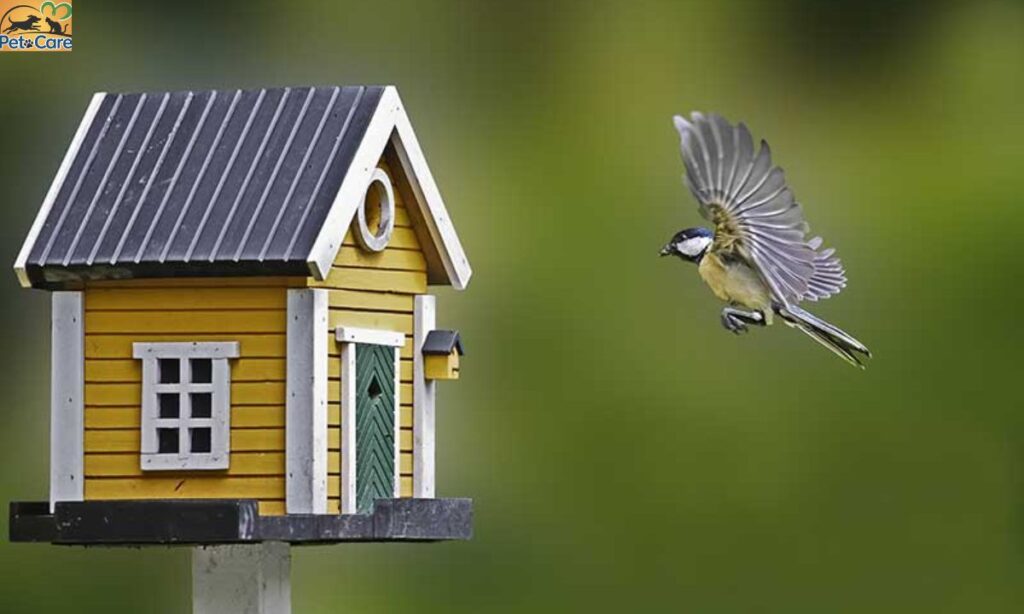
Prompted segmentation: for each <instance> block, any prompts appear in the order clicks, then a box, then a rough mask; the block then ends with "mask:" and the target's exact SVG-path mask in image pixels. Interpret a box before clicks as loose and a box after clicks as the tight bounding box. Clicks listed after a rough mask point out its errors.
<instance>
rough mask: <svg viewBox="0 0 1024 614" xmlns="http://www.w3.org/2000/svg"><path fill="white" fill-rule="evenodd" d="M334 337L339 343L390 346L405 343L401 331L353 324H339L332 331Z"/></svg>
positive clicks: (400, 345) (398, 345) (399, 345)
mask: <svg viewBox="0 0 1024 614" xmlns="http://www.w3.org/2000/svg"><path fill="white" fill-rule="evenodd" d="M334 338H335V339H336V340H337V341H338V342H340V343H368V344H370V345H390V346H391V347H402V346H403V345H405V335H404V334H403V333H396V332H392V331H389V330H377V329H373V328H355V327H353V326H339V327H338V328H337V329H335V331H334Z"/></svg>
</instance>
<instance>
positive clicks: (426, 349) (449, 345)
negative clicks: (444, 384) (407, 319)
mask: <svg viewBox="0 0 1024 614" xmlns="http://www.w3.org/2000/svg"><path fill="white" fill-rule="evenodd" d="M460 356H462V341H461V340H460V339H459V331H457V330H432V331H430V334H428V335H427V339H426V341H425V342H424V343H423V358H424V360H423V370H424V375H425V376H426V378H427V379H433V380H438V379H459V357H460Z"/></svg>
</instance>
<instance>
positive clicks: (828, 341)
mask: <svg viewBox="0 0 1024 614" xmlns="http://www.w3.org/2000/svg"><path fill="white" fill-rule="evenodd" d="M775 312H776V313H778V314H779V317H781V318H782V319H783V320H784V321H785V322H786V324H788V325H790V326H793V327H795V328H799V329H800V330H801V331H803V332H804V333H806V334H807V336H808V337H810V338H811V339H814V340H815V341H817V342H818V343H820V344H821V345H823V346H825V347H826V348H828V349H829V350H831V351H832V352H833V353H835V354H836V355H837V356H839V357H840V358H842V359H843V360H845V361H846V362H848V363H850V364H851V365H853V366H855V367H860V368H861V369H863V368H864V363H863V362H861V358H860V356H858V354H861V355H863V356H867V357H869V358H870V357H871V352H870V351H869V350H868V348H867V347H865V346H864V344H863V343H861V342H860V341H857V340H856V339H854V338H853V337H851V336H850V335H848V334H846V333H845V332H843V331H842V330H840V329H839V328H837V327H835V326H832V325H831V324H829V323H828V322H826V321H824V320H822V319H821V318H818V317H817V316H815V315H814V314H812V313H810V312H808V311H805V310H803V309H801V308H800V307H797V306H796V305H775Z"/></svg>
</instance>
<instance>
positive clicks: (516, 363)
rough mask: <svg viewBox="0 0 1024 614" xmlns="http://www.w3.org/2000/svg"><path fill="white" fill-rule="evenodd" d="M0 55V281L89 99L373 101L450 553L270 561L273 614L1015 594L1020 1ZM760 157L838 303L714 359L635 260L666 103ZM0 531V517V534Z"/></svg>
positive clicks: (37, 392)
mask: <svg viewBox="0 0 1024 614" xmlns="http://www.w3.org/2000/svg"><path fill="white" fill-rule="evenodd" d="M76 8H77V9H78V12H77V13H76V14H75V19H74V33H75V50H74V51H73V52H72V53H70V54H63V55H56V54H55V55H45V54H0V76H2V80H0V81H2V84H3V85H2V86H0V87H2V90H0V133H2V137H0V182H2V186H3V192H2V193H3V199H2V203H3V206H2V209H0V212H2V216H3V217H2V224H0V262H6V263H8V264H11V265H12V264H13V262H14V259H15V256H16V254H17V251H18V248H19V247H20V244H21V241H22V239H23V237H24V235H25V234H26V233H27V231H28V228H29V226H30V224H31V220H32V219H33V217H34V216H35V214H36V210H37V208H38V206H39V204H40V202H41V201H42V198H43V196H44V194H45V192H46V189H47V187H48V184H49V182H50V180H51V178H52V176H53V173H54V171H55V169H56V168H57V166H58V164H59V162H60V159H61V156H62V154H63V152H64V150H65V148H66V146H67V144H68V142H69V141H70V139H71V135H72V134H73V132H74V129H75V127H76V126H77V123H78V121H79V118H80V117H81V114H82V112H83V110H84V108H85V106H86V104H87V102H88V98H89V94H90V93H92V92H93V91H96V90H107V91H120V90H145V89H157V90H164V89H174V88H213V87H236V86H266V85H282V84H292V85H302V84H337V83H342V84H360V83H390V84H395V85H397V86H399V88H400V91H401V93H402V96H403V98H404V100H405V103H406V107H407V108H408V109H409V112H410V114H411V116H412V120H413V124H414V126H415V127H416V130H417V132H418V134H419V137H420V140H421V142H422V144H423V146H424V149H425V151H426V154H427V157H428V160H429V161H430V163H431V165H432V168H433V171H434V174H435V176H436V178H437V181H438V183H439V185H440V187H441V190H442V193H443V194H444V195H445V198H446V201H447V204H448V207H449V210H450V212H451V214H452V217H453V219H454V221H455V223H456V226H457V228H458V231H459V233H460V235H461V238H462V241H463V243H464V244H465V247H466V250H467V252H468V254H469V256H470V259H471V261H472V263H473V266H474V269H475V277H474V280H473V283H472V284H471V285H470V287H469V289H468V290H467V291H466V292H465V293H461V294H460V293H456V292H453V291H450V290H448V289H444V290H440V291H439V292H438V294H439V296H440V308H441V312H440V313H441V316H440V322H441V324H443V325H446V326H453V327H458V328H460V329H462V331H463V334H464V338H465V339H466V342H467V349H468V356H467V357H466V361H465V369H464V372H463V380H462V381H461V382H459V383H457V384H449V385H444V386H443V387H442V389H441V391H440V400H439V424H438V428H439V434H438V442H439V459H438V465H439V468H438V469H439V476H438V482H439V494H440V495H447V496H471V497H474V498H475V500H476V537H475V539H474V540H473V541H472V542H470V543H451V544H437V545H354V546H334V547H310V548H303V549H300V550H297V551H296V553H295V559H294V567H293V582H292V589H293V602H294V609H295V611H296V612H302V613H307V612H311V613H319V612H524V611H535V612H547V611H584V610H590V611H636V612H654V611H692V612H1017V611H1021V609H1022V608H1024V414H1022V412H1021V408H1022V405H1024V404H1022V403H1021V400H1020V396H1021V393H1020V387H1019V386H1018V385H1017V383H1016V381H1015V378H1016V377H1020V375H1019V374H1020V370H1021V359H1020V353H1019V348H1020V346H1021V344H1022V342H1024V332H1022V331H1024V326H1022V325H1021V323H1020V320H1019V313H1020V312H1019V311H1018V308H1019V307H1018V304H1019V303H1020V301H1021V300H1022V299H1024V290H1022V288H1021V286H1020V285H1019V284H1020V282H1021V279H1022V277H1024V275H1022V274H1021V263H1020V256H1021V241H1022V239H1024V230H1022V224H1024V207H1022V204H1024V203H1022V202H1021V200H1022V193H1024V164H1022V162H1024V155H1022V154H1021V153H1020V150H1021V146H1022V144H1024V114H1022V111H1024V105H1022V101H1024V6H1022V4H1021V3H1019V2H993V1H981V2H971V3H967V2H962V3H961V2H952V1H946V2H927V3H925V2H921V3H916V2H902V1H898V0H897V1H892V0H857V1H832V2H819V1H817V0H784V1H778V2H762V1H756V0H724V1H714V2H713V1H710V0H708V1H706V2H664V3H653V2H652V3H646V2H602V1H593V0H591V1H589V2H554V1H550V0H548V1H537V0H521V1H519V2H515V3H511V2H509V3H498V2H493V3H489V2H471V1H468V0H451V1H425V0H407V1H406V2H385V1H381V0H373V1H366V2H348V1H346V2H312V1H303V0H289V1H284V0H278V1H276V2H272V1H269V0H250V1H249V2H228V1H217V2H181V1H179V2H150V3H142V2H135V3H129V2H120V3H113V2H100V1H96V2H81V3H80V4H77V6H76ZM694 109H697V110H715V111H718V112H720V113H723V114H724V115H725V116H726V117H728V118H731V119H734V120H736V119H743V120H745V121H746V122H748V123H749V125H750V126H751V127H752V128H753V130H754V133H755V136H757V137H765V138H767V139H769V140H770V142H771V143H772V146H773V150H774V151H775V153H776V160H777V162H778V163H780V164H781V165H783V166H784V167H785V168H786V169H787V175H788V178H789V180H790V182H791V184H792V186H793V187H794V190H795V192H796V194H797V195H798V197H799V199H800V200H801V202H803V203H804V206H805V210H806V212H807V214H808V217H809V218H810V221H811V223H812V225H813V229H814V230H815V231H816V232H820V233H821V234H823V235H824V236H825V237H826V239H827V241H828V243H829V244H831V245H834V246H836V247H837V248H838V249H839V253H840V255H841V256H842V257H843V260H844V262H845V264H846V266H847V269H848V273H849V277H850V285H849V287H848V288H847V290H846V291H845V292H844V293H843V294H841V295H840V296H839V297H837V298H835V299H832V300H830V301H827V302H825V303H822V304H820V305H812V307H813V308H814V310H815V311H816V312H817V313H819V314H820V315H822V316H824V317H826V318H827V319H829V320H831V321H834V322H836V323H838V324H839V325H841V326H843V327H844V328H846V329H847V330H849V331H851V332H853V333H854V334H855V335H856V336H857V337H859V338H860V339H862V340H864V341H865V342H867V343H868V345H869V346H871V348H872V349H873V350H874V351H875V354H876V359H875V360H874V361H873V362H872V363H871V365H870V366H869V368H868V369H867V371H865V372H857V371H855V370H853V369H851V368H850V367H848V366H847V365H845V364H844V363H842V362H841V361H840V360H838V359H837V358H835V357H833V356H831V355H830V354H828V353H827V352H825V351H824V350H823V349H822V348H820V347H818V346H816V345H815V344H814V343H812V342H811V341H810V340H808V339H806V338H804V337H803V336H801V335H799V334H797V333H796V332H794V331H791V330H789V329H786V328H784V327H781V326H779V327H775V328H773V329H769V330H766V331H762V330H755V331H753V332H752V333H751V334H749V335H747V336H745V337H739V338H737V337H733V336H732V335H729V334H727V333H726V332H724V331H723V330H722V329H721V328H720V326H719V323H718V309H719V305H718V304H717V303H716V301H715V300H714V299H713V297H712V296H711V295H710V293H709V292H708V291H707V290H706V288H704V287H702V285H701V283H700V281H699V279H698V277H697V275H696V272H695V271H694V270H693V269H692V268H691V267H688V266H684V265H683V264H682V263H680V262H678V261H669V260H667V259H659V258H658V257H657V255H656V254H657V250H658V248H659V247H660V246H661V244H662V243H663V242H664V241H665V240H666V239H667V238H668V237H669V236H670V235H671V234H672V233H673V232H674V231H676V230H677V229H679V228H682V227H686V226H691V225H696V224H697V223H698V221H699V218H698V216H697V213H696V210H695V206H694V203H693V201H692V199H691V197H690V196H689V194H688V193H687V192H686V191H685V189H684V188H683V186H682V183H681V181H680V176H681V173H682V165H681V163H680V160H679V153H678V140H677V139H678V137H677V135H676V133H675V131H674V130H673V128H672V124H671V121H670V118H671V115H672V114H673V113H678V112H688V111H690V110H694ZM0 309H2V312H0V315H2V317H3V321H4V322H6V324H7V326H6V329H5V332H4V335H3V343H4V349H3V350H0V361H2V363H0V384H2V387H3V390H5V403H4V405H5V411H4V412H3V413H4V428H3V429H2V430H0V493H2V498H3V499H4V500H12V499H20V500H24V499H44V498H45V497H46V493H47V486H46V480H47V458H48V453H47V445H48V435H47V432H48V427H47V419H48V416H47V414H48V409H47V404H48V377H49V375H48V371H49V367H48V351H49V350H48V343H49V342H48V337H49V332H48V326H49V315H48V313H49V307H48V297H47V295H46V294H45V293H43V292H38V291H25V290H21V289H19V288H18V285H17V282H16V280H15V277H14V274H13V272H11V273H9V274H8V275H7V277H6V282H5V283H2V284H0ZM6 526H7V522H6V510H5V511H4V513H3V519H2V520H0V530H2V532H3V534H6ZM188 587H189V567H188V553H187V551H186V550H167V549H149V550H145V551H141V550H84V549H80V548H75V549H69V548H56V547H51V546H45V545H22V544H18V545H11V544H9V543H6V542H4V543H2V544H0V611H3V612H67V611H76V612H111V611H126V612H129V611H130V612H185V611H188V608H189V588H188Z"/></svg>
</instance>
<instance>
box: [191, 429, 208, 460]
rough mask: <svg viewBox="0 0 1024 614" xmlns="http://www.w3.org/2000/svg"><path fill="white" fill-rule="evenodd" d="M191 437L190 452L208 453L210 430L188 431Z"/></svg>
mask: <svg viewBox="0 0 1024 614" xmlns="http://www.w3.org/2000/svg"><path fill="white" fill-rule="evenodd" d="M189 432H190V433H191V435H192V452H193V453H196V454H204V453H209V452H210V429H208V428H195V429H189Z"/></svg>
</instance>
